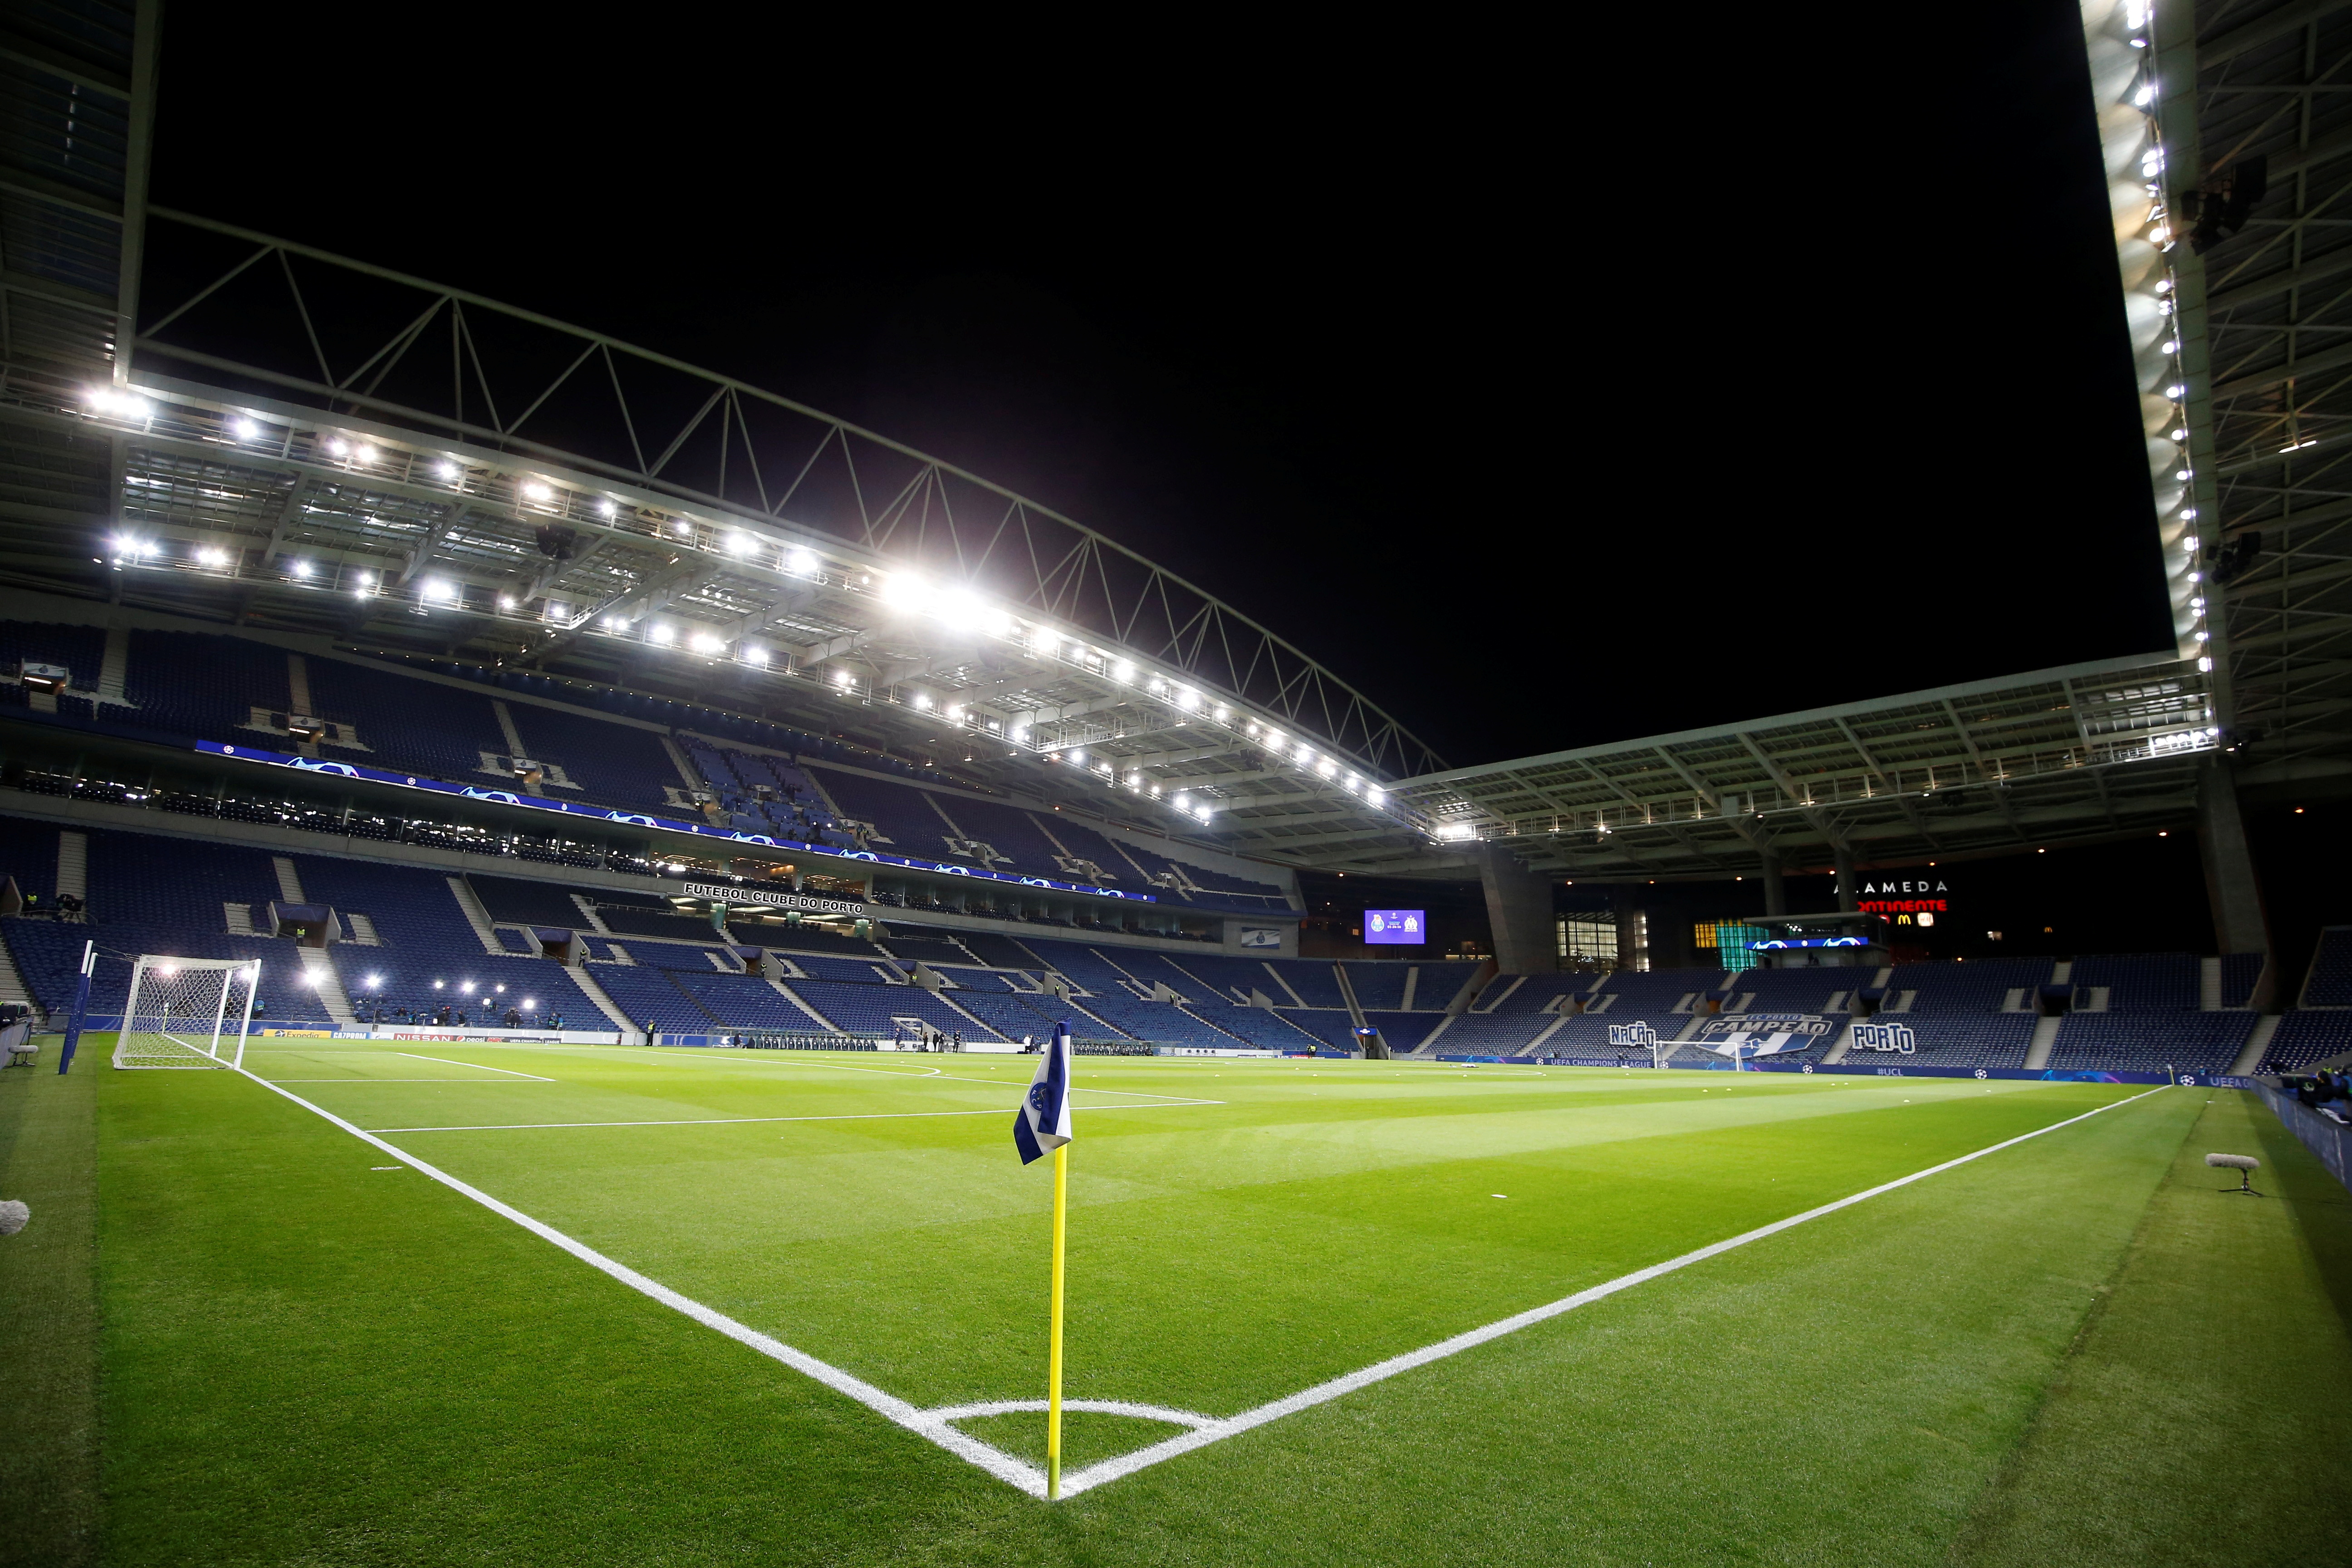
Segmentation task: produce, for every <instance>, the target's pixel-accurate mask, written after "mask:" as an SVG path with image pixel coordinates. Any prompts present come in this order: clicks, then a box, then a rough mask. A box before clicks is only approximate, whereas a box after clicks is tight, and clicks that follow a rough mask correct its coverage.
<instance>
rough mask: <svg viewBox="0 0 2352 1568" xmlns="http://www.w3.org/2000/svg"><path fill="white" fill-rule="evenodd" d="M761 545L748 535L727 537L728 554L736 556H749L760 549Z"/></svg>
mask: <svg viewBox="0 0 2352 1568" xmlns="http://www.w3.org/2000/svg"><path fill="white" fill-rule="evenodd" d="M759 543H760V542H759V541H758V540H756V539H753V538H752V537H751V535H750V534H748V533H730V534H729V535H728V536H727V549H728V552H729V553H730V554H734V555H749V554H751V552H752V551H754V550H756V549H757V548H759Z"/></svg>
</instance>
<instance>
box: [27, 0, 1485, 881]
mask: <svg viewBox="0 0 2352 1568" xmlns="http://www.w3.org/2000/svg"><path fill="white" fill-rule="evenodd" d="M27 15H28V14H26V13H19V14H17V16H16V20H14V21H12V22H9V23H5V24H0V69H6V70H9V71H12V72H14V73H15V75H16V83H15V85H16V89H18V91H17V96H18V99H19V101H20V103H21V105H22V109H23V112H22V114H21V116H20V118H19V120H18V122H17V124H16V135H15V137H14V139H13V140H11V141H8V142H5V144H0V165H5V168H0V204H5V205H0V218H5V221H6V222H7V223H8V224H9V225H10V227H9V230H8V232H9V234H10V253H9V258H8V268H9V270H8V271H7V273H6V275H5V283H6V290H5V323H0V325H5V334H6V345H5V382H0V580H5V581H8V582H11V583H15V584H20V585H24V586H27V587H32V588H37V589H44V590H47V591H50V592H58V593H66V594H73V595H85V596H105V597H111V598H114V599H116V600H120V601H125V602H133V603H138V604H142V605H150V606H152V607H156V608H161V609H166V610H172V611H176V612H179V613H182V614H187V615H193V616H204V617H210V618H214V619H216V620H221V621H226V622H231V623H235V624H252V625H264V626H276V627H280V628H284V629H291V630H299V631H307V632H312V633H324V634H327V635H330V636H332V637H335V638H337V639H338V640H339V641H340V642H341V643H343V644H345V645H347V646H350V647H354V648H358V649H362V650H364V651H368V652H371V653H377V654H394V655H402V654H404V655H409V656H424V657H429V658H438V659H446V660H449V661H455V662H459V663H469V664H478V665H496V666H499V667H503V668H509V669H511V668H527V669H537V670H541V671H544V672H546V673H549V674H551V675H553V676H557V677H561V678H564V679H576V680H587V681H595V682H603V683H609V684H612V685H616V686H622V687H627V688H630V689H641V690H646V691H650V692H655V693H659V694H662V695H667V696H682V697H688V698H691V699H693V700H697V701H699V702H703V703H708V704H711V705H714V706H723V707H730V708H734V709H737V710H743V711H747V712H751V713H753V714H756V715H759V716H761V717H765V718H770V719H773V720H776V721H781V722H786V723H793V724H797V725H800V726H803V727H805V728H808V729H811V730H815V731H821V732H827V733H844V734H847V735H849V736H851V737H852V738H854V739H856V740H859V741H862V742H866V743H869V744H874V745H877V746H879V747H881V748H882V749H884V750H887V751H889V752H895V753H897V754H898V755H901V756H905V757H908V758H910V759H912V760H915V761H919V762H926V763H934V764H936V765H940V766H941V767H944V768H945V769H946V770H947V771H950V772H953V773H963V774H966V775H968V776H970V777H971V778H973V779H974V780H975V781H976V782H979V783H981V784H990V783H998V784H1008V785H1013V786H1017V787H1020V788H1023V789H1026V790H1031V791H1037V792H1041V793H1044V794H1045V795H1049V796H1054V797H1057V798H1059V797H1067V798H1071V799H1080V800H1084V801H1085V802H1086V803H1087V805H1089V806H1091V807H1093V808H1094V809H1097V810H1106V809H1108V810H1112V811H1116V812H1120V813H1121V814H1123V815H1125V816H1129V817H1131V818H1133V819H1134V820H1136V821H1137V822H1139V824H1141V825H1142V826H1149V827H1153V828H1157V829H1159V830H1160V831H1163V832H1180V833H1184V832H1189V833H1193V834H1204V833H1208V832H1211V831H1213V826H1222V825H1221V824H1220V823H1219V817H1220V816H1221V815H1222V814H1223V813H1226V812H1230V811H1232V810H1234V808H1236V807H1238V806H1240V805H1244V804H1283V805H1303V806H1310V807H1312V808H1313V809H1315V810H1316V811H1318V812H1319V813H1321V814H1323V815H1326V816H1333V815H1336V816H1343V817H1346V818H1348V819H1349V820H1351V821H1355V822H1358V823H1360V825H1363V826H1387V827H1390V828H1392V829H1394V830H1397V831H1402V832H1406V833H1410V832H1411V831H1412V829H1413V828H1414V827H1415V826H1417V825H1416V824H1415V823H1414V822H1413V820H1412V813H1411V811H1410V809H1409V808H1407V807H1405V806H1404V805H1402V803H1399V802H1397V801H1395V800H1393V799H1391V798H1390V797H1388V796H1387V795H1385V793H1384V792H1383V791H1382V789H1381V784H1382V783H1383V782H1384V781H1386V780H1388V779H1391V778H1393V777H1395V776H1398V775H1400V774H1402V773H1415V772H1423V771H1426V770H1427V769H1429V768H1430V767H1432V766H1436V765H1442V759H1440V758H1438V757H1437V756H1436V755H1435V754H1434V753H1433V752H1431V751H1430V750H1429V749H1428V748H1427V747H1426V746H1425V745H1423V743H1422V742H1420V741H1419V740H1417V739H1416V738H1415V737H1414V736H1413V735H1412V733H1411V732H1410V731H1407V730H1405V729H1404V727H1403V726H1402V725H1401V724H1399V723H1398V722H1397V721H1395V720H1394V719H1393V718H1391V716H1390V715H1388V714H1387V713H1385V712H1384V711H1382V710H1381V709H1380V708H1379V707H1378V706H1377V705H1376V704H1374V703H1373V702H1371V701H1370V700H1369V699H1367V698H1366V697H1365V696H1364V695H1363V694H1362V693H1360V692H1359V691H1357V690H1355V689H1353V688H1351V687H1349V685H1348V684H1347V683H1346V682H1344V681H1342V680H1340V679H1338V678H1337V677H1336V676H1334V675H1333V674H1332V673H1331V672H1330V671H1329V670H1328V669H1326V668H1323V667H1322V666H1321V665H1320V664H1318V663H1317V662H1316V661H1315V660H1314V659H1313V658H1309V657H1308V656H1307V655H1306V654H1305V653H1303V652H1302V651H1301V650H1299V649H1298V648H1297V647H1295V646H1293V645H1292V644H1291V643H1289V642H1288V641H1286V639H1284V638H1283V637H1280V636H1278V635H1276V633H1275V632H1273V631H1272V630H1270V629H1268V628H1267V627H1265V626H1262V625H1260V624H1259V623H1257V622H1256V621H1255V620H1253V619H1252V618H1251V617H1249V616H1245V615H1244V614H1242V613H1241V612H1239V611H1237V610H1235V609H1234V608H1233V607H1232V606H1231V605H1226V604H1223V602H1221V601H1219V600H1218V599H1217V598H1215V597H1214V596H1213V595H1209V594H1207V593H1205V592H1203V591H1202V590H1201V589H1200V588H1198V587H1196V586H1194V585H1193V584H1191V583H1189V582H1187V581H1185V580H1184V579H1183V578H1181V577H1179V576H1178V575H1176V574H1173V573H1171V572H1168V571H1166V570H1165V569H1163V568H1161V567H1160V566H1159V565H1157V564H1155V563H1152V562H1150V561H1149V560H1147V559H1145V558H1144V557H1143V556H1142V555H1140V554H1139V553H1138V552H1135V551H1133V550H1131V549H1129V548H1128V547H1126V546H1124V545H1122V544H1120V543H1119V542H1117V541H1116V540H1114V539H1112V538H1110V537H1109V536H1108V535H1106V534H1104V533H1102V532H1100V531H1096V530H1094V529H1091V528H1088V527H1087V526H1085V525H1084V524H1081V523H1078V522H1076V521H1073V520H1071V519H1069V518H1066V517H1064V516H1062V515H1061V514H1059V513H1057V512H1055V511H1054V510H1051V509H1050V508H1047V507H1044V506H1041V505H1039V504H1038V503H1036V502H1034V501H1032V500H1027V499H1025V498H1024V497H1021V496H1018V495H1015V494H1013V492H1011V491H1009V490H1006V489H1003V488H1002V487H1000V486H997V485H994V484H992V483H991V482H989V481H988V480H985V479H981V478H979V477H978V476H975V475H972V474H971V473H968V472H965V471H964V470H962V469H961V468H956V467H955V466H954V465H952V464H949V463H945V462H942V461H940V459H938V458H931V457H928V456H926V455H924V454H922V453H920V452H917V451H915V450H913V449H911V448H909V447H906V446H904V445H902V444H900V443H898V442H895V441H892V440H890V439H888V438H887V437H882V436H878V435H876V434H875V433H873V432H871V431H867V430H864V429H861V428H859V427H857V426H853V425H851V424H849V423H847V422H845V421H844V420H840V419H836V418H834V417H832V416H829V415H825V414H823V413H820V412H819V411H817V410H814V409H812V408H809V407H807V406H805V405H801V404H798V403H795V402H793V401H792V400H791V399H788V398H783V397H780V396H777V395H774V394H772V393H769V392H765V391H762V390H761V389H760V388H757V387H753V386H751V385H749V384H745V383H742V382H740V381H738V380H735V379H733V378H731V377H728V376H723V375H719V374H713V373H711V372H709V371H704V370H700V369H698V368H697V367H694V366H692V365H688V364H686V363H682V362H679V361H677V360H675V359H672V358H670V357H668V356H667V355H663V354H659V353H652V352H650V351H647V350H644V349H640V348H636V347H634V346H632V345H629V344H626V343H623V342H618V341H616V340H614V339H612V338H610V337H607V336H604V335H603V334H601V333H597V332H593V331H587V330H584V329H582V328H577V327H572V326H569V325H567V324H565V323H562V322H560V321H553V320H551V319H549V318H547V317H545V316H541V315H539V314H537V313H535V312H532V311H529V310H520V309H517V308H514V307H511V306H507V305H501V304H499V303H497V302H496V301H492V300H485V299H482V298H480V297H478V296H476V295H471V294H467V293H465V292H463V291H461V290H457V289H448V288H444V287H441V286H439V285H436V284H432V283H428V282H425V281H424V280H422V279H415V278H410V277H405V276H404V275H401V274H398V273H394V272H391V271H388V270H386V269H384V268H379V267H374V266H371V265H369V264H367V263H364V262H360V261H352V260H347V259H344V258H338V257H333V256H330V255H328V254H326V253H324V252H321V251H319V250H316V249H312V248H310V247H305V246H300V245H296V244H293V243H290V242H287V241H282V240H278V239H274V238H271V237H267V236H263V235H258V234H255V233H251V232H249V231H246V230H242V229H238V228H236V227H233V226H228V225H225V224H220V223H215V222H212V221H211V220H208V219H205V218H203V217H199V216H194V215H190V214H184V213H178V212H168V211H164V210H163V209H158V208H152V207H148V206H147V205H145V203H144V200H143V191H144V162H145V153H144V150H145V146H146V141H147V125H148V122H149V121H150V120H151V119H152V100H153V89H152V79H153V69H152V61H153V54H154V46H155V21H156V17H155V15H154V9H153V7H152V6H149V7H147V8H145V9H143V10H142V11H140V12H139V13H138V14H137V17H136V26H134V24H133V14H132V12H131V10H129V9H128V8H119V9H110V8H107V7H104V6H97V5H73V4H67V5H60V6H55V7H51V8H49V9H47V10H45V11H43V12H41V13H39V15H40V16H41V17H42V18H45V19H46V20H43V21H40V22H35V21H31V20H27V19H26V16H27ZM142 244H145V245H148V246H152V247H155V250H154V251H153V252H151V253H150V258H151V261H152V257H153V255H155V254H161V253H162V252H163V251H164V250H166V249H167V250H168V253H169V262H170V265H169V266H168V267H167V268H163V269H162V270H161V271H159V270H158V269H157V268H155V267H154V266H152V265H151V266H150V267H149V268H147V275H148V277H149V279H150V280H151V282H150V286H151V288H152V287H154V285H153V282H152V280H153V279H155V278H158V277H163V276H169V277H172V278H174V279H198V280H199V281H197V282H196V283H194V285H193V286H186V285H184V286H182V287H179V288H176V289H174V290H173V293H172V296H171V297H169V298H163V297H152V298H150V299H149V300H147V301H146V303H145V305H144V306H143V308H142V304H141V301H140V299H139V279H140V275H141V265H140V258H141V256H142ZM157 292H158V293H159V294H160V292H161V290H160V289H158V290H157ZM134 320H135V321H138V322H139V323H140V326H139V330H138V331H137V332H136V333H132V332H131V331H130V330H129V323H130V322H131V321H134ZM122 342H128V344H129V349H128V352H124V353H118V352H117V345H118V344H119V343H122ZM1219 836H1220V837H1222V835H1219Z"/></svg>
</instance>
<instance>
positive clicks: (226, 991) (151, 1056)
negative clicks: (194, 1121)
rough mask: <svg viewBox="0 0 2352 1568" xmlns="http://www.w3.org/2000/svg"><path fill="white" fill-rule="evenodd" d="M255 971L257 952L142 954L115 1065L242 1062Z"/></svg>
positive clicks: (117, 1040)
mask: <svg viewBox="0 0 2352 1568" xmlns="http://www.w3.org/2000/svg"><path fill="white" fill-rule="evenodd" d="M260 978H261V961H260V960H258V959H253V958H173V957H170V956H168V955H166V954H162V953H152V952H142V953H141V954H140V955H139V961H138V963H136V964H134V965H133V966H132V968H131V994H130V995H129V997H128V998H126V999H125V1000H124V1002H123V1005H122V1028H121V1033H120V1034H119V1035H118V1036H117V1037H115V1044H114V1065H115V1066H116V1067H119V1068H224V1067H242V1066H243V1065H244V1064H245V1037H246V1034H247V1031H248V1030H249V1029H250V1028H251V1027H252V1025H253V994H254V991H255V989H256V988H257V984H258V983H259V981H260Z"/></svg>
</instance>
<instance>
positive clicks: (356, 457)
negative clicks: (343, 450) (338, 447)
mask: <svg viewBox="0 0 2352 1568" xmlns="http://www.w3.org/2000/svg"><path fill="white" fill-rule="evenodd" d="M374 461H375V448H374V447H368V446H362V447H356V448H354V449H353V451H352V462H354V463H362V464H365V463H373V462H374Z"/></svg>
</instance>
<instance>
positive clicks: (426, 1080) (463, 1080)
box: [267, 1078, 555, 1083]
mask: <svg viewBox="0 0 2352 1568" xmlns="http://www.w3.org/2000/svg"><path fill="white" fill-rule="evenodd" d="M267 1081H268V1082H270V1083H482V1082H485V1081H487V1080H486V1079H478V1078H273V1079H268V1080H267ZM548 1081H549V1082H550V1083H552V1082H554V1081H555V1080H554V1079H548Z"/></svg>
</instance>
